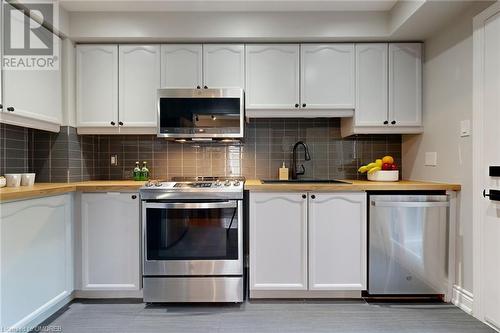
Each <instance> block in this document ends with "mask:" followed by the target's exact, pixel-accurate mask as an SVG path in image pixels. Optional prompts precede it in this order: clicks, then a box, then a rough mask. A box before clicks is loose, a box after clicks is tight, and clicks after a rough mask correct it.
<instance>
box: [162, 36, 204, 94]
mask: <svg viewBox="0 0 500 333" xmlns="http://www.w3.org/2000/svg"><path fill="white" fill-rule="evenodd" d="M202 58H203V50H202V45H201V44H165V45H162V46H161V86H162V88H189V89H193V88H196V87H201V86H202V82H203V78H202V74H203V70H202Z"/></svg>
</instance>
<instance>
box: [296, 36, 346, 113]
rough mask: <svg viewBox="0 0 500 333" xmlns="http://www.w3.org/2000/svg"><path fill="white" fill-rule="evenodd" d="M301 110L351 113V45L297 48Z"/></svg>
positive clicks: (312, 45)
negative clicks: (346, 110) (335, 110)
mask: <svg viewBox="0 0 500 333" xmlns="http://www.w3.org/2000/svg"><path fill="white" fill-rule="evenodd" d="M300 52H301V58H300V70H301V78H300V82H301V85H300V87H301V89H300V95H301V98H300V103H301V105H300V106H301V108H305V109H354V73H355V70H354V44H352V43H348V44H342V43H338V44H301V46H300Z"/></svg>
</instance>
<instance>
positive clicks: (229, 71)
mask: <svg viewBox="0 0 500 333" xmlns="http://www.w3.org/2000/svg"><path fill="white" fill-rule="evenodd" d="M203 86H206V87H208V88H242V89H243V88H244V87H245V45H244V44H204V45H203Z"/></svg>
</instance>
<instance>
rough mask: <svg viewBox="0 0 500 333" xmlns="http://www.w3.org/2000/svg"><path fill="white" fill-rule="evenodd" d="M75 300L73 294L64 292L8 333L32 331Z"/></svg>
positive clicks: (18, 323) (14, 326) (11, 328)
mask: <svg viewBox="0 0 500 333" xmlns="http://www.w3.org/2000/svg"><path fill="white" fill-rule="evenodd" d="M72 300H73V294H72V293H70V292H63V293H61V294H60V295H58V296H57V297H54V298H53V299H52V300H50V301H49V302H47V303H46V304H44V305H43V306H41V307H40V308H38V309H37V310H35V311H34V312H32V313H30V314H29V315H28V316H26V317H24V318H23V319H22V320H20V321H19V322H17V323H15V324H14V325H13V326H12V327H9V328H8V329H7V330H6V332H11V331H12V332H17V331H19V332H24V331H26V330H27V329H28V330H32V329H34V328H36V327H37V326H38V325H40V324H41V323H43V322H44V321H45V320H46V319H47V318H49V317H50V316H52V315H53V314H54V313H56V312H57V311H59V310H60V309H61V308H62V307H63V306H65V305H66V304H68V303H69V302H71V301H72Z"/></svg>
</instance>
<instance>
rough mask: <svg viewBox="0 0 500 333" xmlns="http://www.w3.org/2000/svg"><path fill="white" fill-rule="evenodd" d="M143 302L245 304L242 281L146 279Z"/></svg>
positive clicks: (220, 279)
mask: <svg viewBox="0 0 500 333" xmlns="http://www.w3.org/2000/svg"><path fill="white" fill-rule="evenodd" d="M143 283H144V285H143V288H144V290H143V292H144V302H146V303H161V302H237V303H239V302H243V277H144V278H143Z"/></svg>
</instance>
